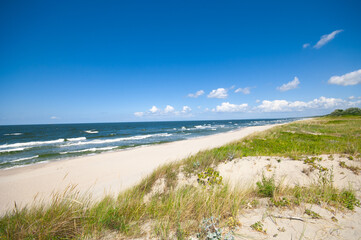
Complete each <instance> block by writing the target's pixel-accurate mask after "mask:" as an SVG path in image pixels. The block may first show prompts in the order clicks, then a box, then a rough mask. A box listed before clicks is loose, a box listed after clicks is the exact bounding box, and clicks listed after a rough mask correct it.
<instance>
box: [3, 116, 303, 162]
mask: <svg viewBox="0 0 361 240" xmlns="http://www.w3.org/2000/svg"><path fill="white" fill-rule="evenodd" d="M295 120H297V119H296V118H287V119H266V120H265V119H250V120H222V121H178V122H132V123H86V124H47V125H14V126H0V168H13V167H21V166H25V165H29V164H36V163H40V162H46V161H56V160H59V159H64V158H73V157H77V156H82V155H93V154H99V153H102V152H111V151H121V150H124V149H129V148H134V147H138V146H144V145H150V144H159V143H166V142H173V141H179V140H184V139H189V138H195V137H201V136H207V135H211V134H217V133H223V132H228V131H234V130H237V129H240V128H244V127H249V126H260V125H268V124H275V123H286V122H291V121H295Z"/></svg>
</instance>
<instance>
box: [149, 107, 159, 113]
mask: <svg viewBox="0 0 361 240" xmlns="http://www.w3.org/2000/svg"><path fill="white" fill-rule="evenodd" d="M149 111H150V112H151V113H157V112H159V111H160V110H159V109H158V108H157V107H156V106H153V107H152V108H151V109H149Z"/></svg>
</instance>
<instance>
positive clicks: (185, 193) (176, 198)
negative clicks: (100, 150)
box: [0, 116, 361, 239]
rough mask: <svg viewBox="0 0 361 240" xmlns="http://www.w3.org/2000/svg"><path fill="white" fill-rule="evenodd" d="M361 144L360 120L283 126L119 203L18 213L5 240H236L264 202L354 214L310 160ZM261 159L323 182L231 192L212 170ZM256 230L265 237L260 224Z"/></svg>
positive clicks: (206, 157) (196, 161)
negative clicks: (110, 238) (301, 168)
mask: <svg viewBox="0 0 361 240" xmlns="http://www.w3.org/2000/svg"><path fill="white" fill-rule="evenodd" d="M360 139H361V117H350V116H348V117H330V116H327V117H322V118H317V119H312V120H307V121H300V122H294V123H291V124H287V125H283V126H278V127H275V128H273V129H271V130H268V131H265V132H261V133H257V134H254V135H252V136H249V137H247V138H245V139H243V140H240V141H237V142H234V143H231V144H228V145H225V146H222V147H220V148H215V149H211V150H207V151H202V152H200V153H198V154H196V155H194V156H191V157H189V158H187V159H184V160H182V161H179V162H176V163H171V164H168V165H165V166H162V167H159V168H158V169H156V170H155V171H154V172H153V173H152V174H151V175H149V176H148V177H147V178H145V179H143V181H142V182H141V183H139V184H138V185H137V186H134V187H133V188H131V189H129V190H127V191H125V192H122V193H120V194H119V195H118V196H117V197H116V198H114V197H105V198H104V199H102V200H101V201H99V202H94V201H92V200H91V199H90V198H88V197H82V196H80V195H79V193H77V192H76V191H75V189H74V188H69V189H68V190H67V191H65V192H64V193H63V194H57V195H54V199H53V200H52V202H51V204H50V205H49V206H46V205H45V204H39V205H37V206H30V207H27V208H23V209H18V208H16V209H15V210H14V211H11V212H8V213H7V214H6V215H5V216H3V217H2V218H0V239H79V238H86V237H87V236H93V237H101V236H102V235H104V234H109V233H116V234H121V235H122V237H124V238H127V237H146V234H147V233H150V234H151V236H152V237H156V238H157V239H175V238H177V239H188V238H189V236H195V235H196V234H197V233H199V237H200V238H201V239H232V231H231V230H230V229H234V228H236V227H237V226H239V223H238V221H237V220H236V219H237V216H238V214H239V212H240V211H241V210H242V209H244V208H246V207H249V206H252V207H256V206H257V203H258V202H259V201H258V199H260V198H266V200H267V201H269V203H270V205H273V206H274V207H292V206H297V205H299V204H301V203H311V204H321V203H322V204H324V205H327V206H330V207H334V208H336V209H341V210H342V209H350V210H353V209H354V208H355V207H356V206H360V202H359V200H358V199H357V198H356V197H355V193H354V192H353V191H352V190H350V189H337V188H335V187H334V185H333V172H332V169H327V168H321V167H320V165H319V164H318V162H319V161H322V159H319V158H312V157H311V158H306V155H319V154H336V153H339V154H347V155H349V156H353V158H352V159H359V158H360V152H361V141H360ZM261 155H263V156H280V157H281V156H286V157H292V158H294V159H302V160H304V163H305V164H306V165H307V166H309V167H311V168H312V169H313V170H312V171H316V172H317V173H318V182H315V183H314V184H312V185H310V186H307V187H306V186H305V187H301V186H295V187H288V186H282V185H281V184H280V183H277V182H276V181H275V179H274V178H272V177H271V178H266V177H265V176H263V177H262V179H261V181H259V182H258V183H257V184H256V185H255V186H250V187H247V188H246V187H244V186H236V187H231V186H230V185H229V184H228V183H222V177H221V176H220V175H219V172H217V171H216V170H214V169H215V167H216V166H217V165H218V164H220V163H222V162H227V161H233V160H234V159H235V158H239V157H244V156H261ZM280 164H282V162H281V163H280ZM346 166H347V165H346V164H344V167H346ZM348 167H350V166H348ZM348 167H347V168H348ZM180 173H183V174H184V175H185V176H186V177H191V176H198V181H199V182H200V184H199V185H207V186H208V185H209V186H212V187H202V186H199V185H194V186H193V185H185V186H181V187H177V181H178V175H179V174H180ZM160 179H164V181H165V189H164V191H163V192H162V193H155V194H152V188H153V186H154V184H155V183H156V182H157V181H158V180H160ZM221 183H222V184H221ZM309 213H310V214H312V212H309ZM306 214H307V213H306ZM311 217H312V216H311ZM230 219H232V220H230ZM212 221H213V222H212ZM251 227H252V228H253V229H255V230H256V231H259V232H263V233H265V232H266V231H265V230H264V229H263V225H262V223H261V222H256V223H255V224H253V225H252V226H251Z"/></svg>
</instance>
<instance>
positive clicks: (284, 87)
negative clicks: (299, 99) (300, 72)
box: [277, 77, 300, 92]
mask: <svg viewBox="0 0 361 240" xmlns="http://www.w3.org/2000/svg"><path fill="white" fill-rule="evenodd" d="M298 84H300V81H299V80H298V77H295V78H294V79H293V80H292V81H291V82H288V83H285V84H283V85H282V86H281V87H277V89H278V90H279V91H281V92H285V91H288V90H291V89H295V88H297V86H298Z"/></svg>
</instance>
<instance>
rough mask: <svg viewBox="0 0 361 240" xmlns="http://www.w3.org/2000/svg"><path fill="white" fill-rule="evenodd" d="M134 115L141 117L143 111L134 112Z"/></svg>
mask: <svg viewBox="0 0 361 240" xmlns="http://www.w3.org/2000/svg"><path fill="white" fill-rule="evenodd" d="M134 115H135V116H136V117H143V115H144V112H135V113H134Z"/></svg>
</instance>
